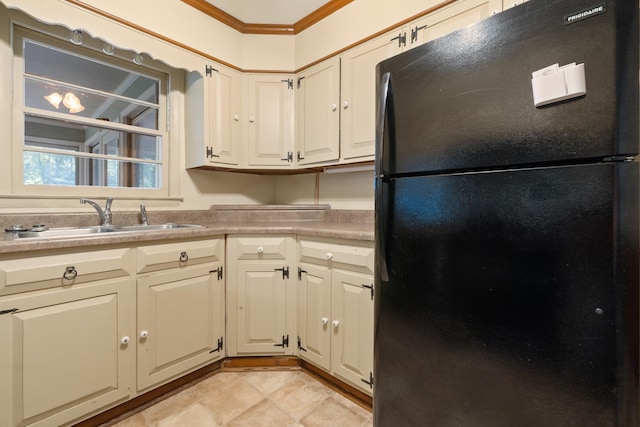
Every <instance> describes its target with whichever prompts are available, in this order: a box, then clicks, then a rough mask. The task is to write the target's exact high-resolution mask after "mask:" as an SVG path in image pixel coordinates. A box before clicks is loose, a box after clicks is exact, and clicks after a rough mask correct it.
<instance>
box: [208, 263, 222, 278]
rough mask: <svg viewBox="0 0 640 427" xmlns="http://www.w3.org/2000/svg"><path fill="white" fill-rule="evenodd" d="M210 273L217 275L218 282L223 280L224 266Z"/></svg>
mask: <svg viewBox="0 0 640 427" xmlns="http://www.w3.org/2000/svg"><path fill="white" fill-rule="evenodd" d="M209 273H217V278H218V280H222V266H220V267H218V268H216V269H215V270H211V271H210V272H209Z"/></svg>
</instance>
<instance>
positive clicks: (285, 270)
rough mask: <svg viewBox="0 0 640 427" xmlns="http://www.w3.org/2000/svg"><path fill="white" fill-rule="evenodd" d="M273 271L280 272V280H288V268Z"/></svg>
mask: <svg viewBox="0 0 640 427" xmlns="http://www.w3.org/2000/svg"><path fill="white" fill-rule="evenodd" d="M273 270H274V271H282V280H284V279H288V278H289V267H288V266H287V267H282V268H274V269H273Z"/></svg>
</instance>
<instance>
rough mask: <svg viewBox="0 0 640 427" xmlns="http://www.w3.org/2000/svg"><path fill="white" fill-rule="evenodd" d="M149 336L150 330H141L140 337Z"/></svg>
mask: <svg viewBox="0 0 640 427" xmlns="http://www.w3.org/2000/svg"><path fill="white" fill-rule="evenodd" d="M148 336H149V331H140V338H142V339H145V338H146V337H148Z"/></svg>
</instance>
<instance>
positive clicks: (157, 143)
mask: <svg viewBox="0 0 640 427" xmlns="http://www.w3.org/2000/svg"><path fill="white" fill-rule="evenodd" d="M51 34H52V35H49V34H44V33H40V32H37V31H34V30H32V29H28V28H24V27H19V26H15V27H14V32H13V36H14V38H13V48H14V59H15V62H16V64H15V68H14V70H15V74H14V79H15V80H14V82H15V84H14V91H15V92H14V112H15V113H16V117H21V119H18V120H14V130H16V133H15V134H16V135H20V139H21V141H20V142H21V147H20V150H19V153H18V154H19V155H20V161H19V162H18V163H19V165H16V162H14V167H16V166H18V167H19V166H22V167H21V169H22V170H21V171H16V172H14V174H13V176H14V180H15V181H19V182H20V183H19V184H18V185H17V187H18V188H19V190H18V192H24V193H28V194H31V193H43V192H48V191H54V192H56V193H69V194H76V192H77V191H81V192H82V194H85V195H86V194H93V193H96V194H104V193H100V192H101V191H102V192H104V191H106V190H105V189H108V192H109V193H110V194H114V195H122V194H131V195H133V196H135V195H148V196H154V195H155V196H158V197H166V196H168V195H169V190H168V181H169V169H170V168H169V161H170V160H169V158H170V157H171V156H170V155H169V148H168V146H169V132H168V129H169V122H168V116H169V115H168V110H169V109H168V103H169V95H168V94H169V82H170V81H171V76H172V73H173V72H174V70H172V69H170V67H167V66H166V65H164V64H161V63H159V62H158V61H154V60H152V59H151V58H149V57H148V56H146V55H145V56H143V55H139V54H136V53H134V52H131V51H119V50H118V49H116V48H114V47H112V46H110V45H109V44H108V43H106V42H104V41H103V40H99V39H94V38H92V37H91V36H90V35H89V34H87V33H83V32H80V31H69V30H67V29H65V28H62V27H55V26H52V29H51ZM61 36H63V37H66V39H62V38H61ZM176 127H177V126H176ZM14 159H17V157H14ZM78 187H81V188H80V189H79V190H78ZM87 187H91V188H93V190H90V191H87ZM47 188H49V189H51V190H47ZM100 188H102V190H101V189H100ZM118 192H120V193H118Z"/></svg>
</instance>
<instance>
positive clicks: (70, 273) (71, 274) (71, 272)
mask: <svg viewBox="0 0 640 427" xmlns="http://www.w3.org/2000/svg"><path fill="white" fill-rule="evenodd" d="M76 277H78V271H77V270H76V268H75V267H74V266H71V265H70V266H69V267H67V269H66V270H65V271H64V274H63V275H62V278H63V279H65V280H73V279H75V278H76Z"/></svg>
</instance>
